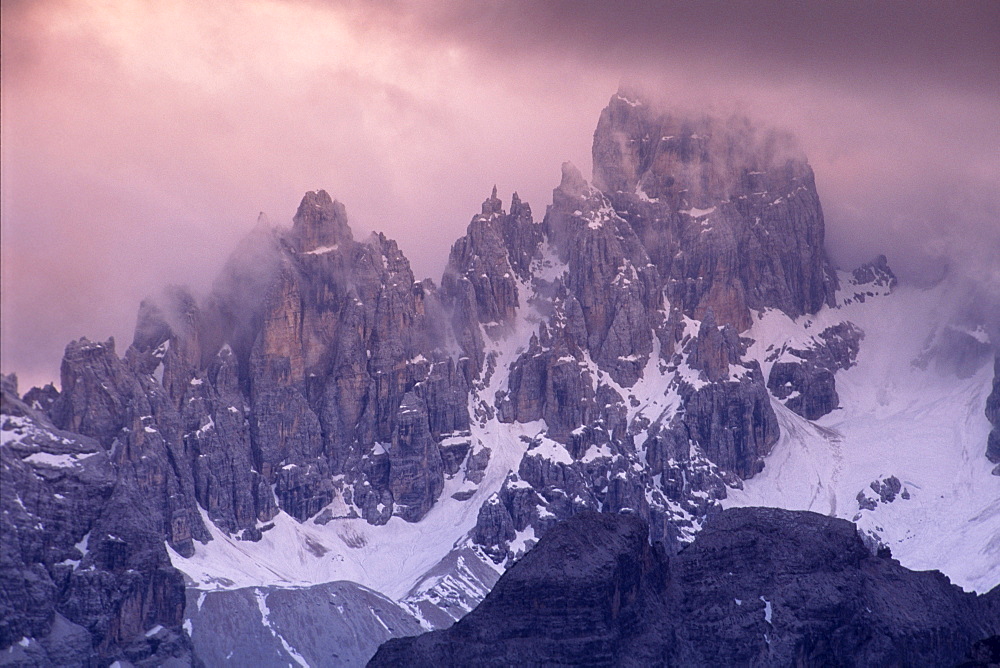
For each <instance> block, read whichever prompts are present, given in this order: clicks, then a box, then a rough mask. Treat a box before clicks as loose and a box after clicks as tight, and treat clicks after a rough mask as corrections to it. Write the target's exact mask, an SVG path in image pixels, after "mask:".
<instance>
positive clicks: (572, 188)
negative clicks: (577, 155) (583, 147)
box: [552, 161, 590, 206]
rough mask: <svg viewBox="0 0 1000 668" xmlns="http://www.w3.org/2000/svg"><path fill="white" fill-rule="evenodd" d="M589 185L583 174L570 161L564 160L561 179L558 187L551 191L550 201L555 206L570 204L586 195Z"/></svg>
mask: <svg viewBox="0 0 1000 668" xmlns="http://www.w3.org/2000/svg"><path fill="white" fill-rule="evenodd" d="M589 189H590V186H589V185H588V184H587V180H586V179H584V178H583V174H581V173H580V170H579V169H577V167H576V165H574V164H573V163H572V162H569V161H566V162H564V163H563V164H562V180H561V181H560V182H559V187H557V188H556V189H555V190H553V191H552V203H553V205H555V206H559V205H560V204H567V205H568V204H571V203H572V202H574V201H575V200H579V199H581V198H583V197H584V196H586V195H587V192H588V191H589Z"/></svg>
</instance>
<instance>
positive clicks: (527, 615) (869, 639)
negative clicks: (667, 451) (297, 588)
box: [369, 508, 1000, 666]
mask: <svg viewBox="0 0 1000 668" xmlns="http://www.w3.org/2000/svg"><path fill="white" fill-rule="evenodd" d="M989 598H990V595H985V596H980V597H977V596H976V595H974V594H967V593H965V592H963V591H961V589H959V588H958V587H956V586H954V585H952V584H950V583H949V582H948V580H947V578H945V577H944V576H943V575H941V574H940V573H937V572H914V571H909V570H907V569H905V568H903V567H901V566H900V565H899V563H898V562H896V561H894V560H892V559H891V558H889V557H886V556H876V555H873V554H872V553H871V552H870V551H869V550H868V549H867V548H866V547H865V545H864V543H863V542H862V541H861V539H860V537H859V536H858V533H857V531H856V529H855V527H854V525H853V524H851V523H850V522H846V521H844V520H839V519H833V518H829V517H824V516H821V515H817V514H814V513H809V512H792V511H784V510H778V509H773V508H740V509H733V510H727V511H725V512H723V513H721V514H719V515H716V516H715V517H713V518H712V519H711V520H710V521H709V523H708V524H707V525H706V527H705V529H704V530H703V531H702V532H701V533H700V534H699V535H698V537H697V538H696V539H695V541H694V542H693V543H692V544H691V545H689V546H688V547H686V548H685V549H683V550H682V551H681V552H680V553H678V554H677V555H676V556H668V555H666V554H665V553H664V552H663V551H661V550H659V549H658V548H656V547H655V546H651V545H650V543H649V541H648V540H647V527H646V525H645V523H643V522H642V521H641V520H639V519H638V518H636V517H634V516H629V515H606V514H595V513H584V514H580V515H577V516H576V517H575V518H573V519H572V520H569V521H567V522H565V523H562V524H560V525H558V526H557V527H555V528H554V529H553V530H552V531H550V532H549V533H548V534H546V536H545V537H544V538H543V539H542V540H541V541H540V542H539V544H538V546H537V547H536V548H535V549H534V550H532V551H531V552H529V553H528V554H527V555H525V557H524V558H523V559H521V560H520V561H519V562H517V563H516V564H515V565H514V566H513V567H511V568H510V569H509V570H508V571H507V573H505V574H504V575H503V576H501V578H500V580H499V582H498V583H497V584H496V586H495V587H494V589H493V591H492V592H490V594H488V595H487V597H486V599H485V600H484V601H483V602H482V603H481V604H480V605H479V607H478V608H476V609H475V610H473V611H472V612H471V613H469V614H468V615H467V616H466V617H465V618H464V619H462V620H460V621H459V622H457V623H456V624H455V625H454V626H452V627H451V628H450V629H447V630H443V631H434V632H431V633H426V634H424V635H421V636H417V637H415V638H400V639H394V640H390V641H388V642H387V643H386V644H385V645H383V646H382V647H381V648H379V651H378V653H376V655H375V657H374V658H373V659H372V661H371V662H370V663H369V666H390V665H399V664H400V663H406V664H407V665H412V666H458V665H483V666H500V665H589V666H632V665H634V666H639V665H642V666H678V665H684V666H722V665H775V666H786V665H787V666H791V665H807V666H813V665H816V666H818V665H844V666H868V665H914V666H917V665H927V666H938V665H954V664H956V663H958V662H960V661H961V660H962V659H963V658H964V657H965V656H966V654H967V653H968V652H969V651H971V650H972V648H973V647H974V646H975V647H979V645H975V643H976V642H977V641H979V640H980V639H982V638H986V637H988V636H991V635H994V634H996V633H997V630H998V628H1000V611H998V610H997V609H996V608H995V607H994V606H993V605H992V604H991V602H990V600H989Z"/></svg>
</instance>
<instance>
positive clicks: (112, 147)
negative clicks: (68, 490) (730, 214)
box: [0, 0, 1000, 389]
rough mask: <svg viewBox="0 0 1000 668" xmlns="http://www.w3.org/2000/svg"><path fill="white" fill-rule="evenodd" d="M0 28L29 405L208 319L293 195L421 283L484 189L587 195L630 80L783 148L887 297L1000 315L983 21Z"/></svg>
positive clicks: (204, 20)
mask: <svg viewBox="0 0 1000 668" xmlns="http://www.w3.org/2000/svg"><path fill="white" fill-rule="evenodd" d="M695 7H697V8H695ZM2 8H3V11H2V15H0V16H2V42H0V44H2V80H3V87H2V105H3V114H2V123H0V132H2V136H0V143H2V170H0V180H2V184H0V189H2V205H0V215H2V218H0V235H2V301H0V305H2V319H0V320H2V341H0V344H2V351H0V355H2V367H3V371H4V372H5V373H9V372H12V371H16V372H17V373H18V374H19V377H20V379H21V386H22V389H24V388H27V387H29V386H31V385H35V384H41V383H44V382H48V381H52V380H57V379H58V368H59V361H60V358H61V355H62V350H63V347H64V346H65V344H66V343H67V342H68V341H70V340H71V339H74V338H78V337H80V336H84V335H85V336H88V337H89V338H92V339H104V338H107V337H108V336H112V335H113V336H115V337H116V340H117V342H118V349H119V353H121V352H122V350H123V349H124V347H126V346H127V345H128V343H129V342H130V340H131V337H132V329H133V327H134V324H135V315H136V312H137V309H138V306H139V303H140V301H141V300H142V299H143V298H144V297H146V296H148V295H153V294H157V293H158V292H159V291H160V290H161V289H162V288H163V287H164V286H166V285H168V284H185V285H188V286H190V287H191V289H192V290H193V291H194V293H195V294H196V295H205V294H207V293H208V291H209V290H210V289H211V285H212V281H213V279H214V278H215V276H216V275H217V273H218V271H219V270H220V268H221V267H222V265H223V263H224V262H225V260H226V258H227V256H228V255H229V254H230V252H231V251H232V250H233V249H234V248H236V246H237V244H238V243H239V241H240V240H241V239H242V238H244V237H245V236H246V235H248V234H249V233H250V232H251V230H252V229H253V228H254V226H255V224H256V221H257V219H258V215H259V213H260V212H264V213H265V214H266V215H267V216H268V217H269V218H270V219H271V220H272V221H273V222H274V223H276V224H278V225H288V224H289V223H290V220H291V217H292V215H293V213H294V212H295V210H296V207H297V205H298V202H299V200H300V199H301V197H302V195H303V193H305V192H306V191H307V190H316V189H319V188H322V189H325V190H327V191H328V192H329V193H330V194H331V195H332V196H333V197H335V198H337V199H339V200H340V201H341V202H344V204H345V205H346V207H347V212H348V216H349V218H350V220H351V225H352V228H353V229H354V233H355V237H356V238H363V236H364V235H365V234H366V233H367V232H369V231H372V230H379V231H383V232H385V233H386V235H387V236H389V237H391V238H394V239H396V240H397V241H398V242H399V244H400V247H401V249H402V250H403V252H404V253H405V254H406V256H407V257H408V258H409V259H410V261H411V263H412V264H413V268H414V272H415V273H416V274H417V276H418V277H424V276H430V277H432V278H434V279H435V280H438V279H439V277H440V275H441V271H442V269H443V267H444V264H445V261H446V258H447V254H448V250H449V248H450V245H451V243H452V242H453V241H454V240H455V238H456V237H458V236H459V235H461V234H462V233H463V232H464V229H465V227H466V225H467V224H468V222H469V220H470V219H471V217H472V215H473V214H475V213H477V212H478V210H479V204H480V202H481V201H482V200H483V199H485V198H486V197H487V196H488V195H489V193H490V190H491V189H492V186H493V185H494V184H496V185H497V186H498V188H499V192H500V195H501V197H502V198H503V199H504V200H505V201H506V202H509V199H510V196H511V193H512V192H514V191H517V192H518V193H519V195H520V196H521V198H522V199H523V200H525V201H527V202H528V203H529V204H530V205H531V206H532V207H533V211H534V212H535V215H536V216H537V217H540V216H541V215H542V214H543V213H544V210H545V205H546V204H548V203H549V202H550V201H551V191H552V188H554V187H555V186H556V185H557V184H558V182H559V166H560V164H561V163H562V162H563V161H564V160H569V161H571V162H573V163H574V164H576V165H577V166H578V167H579V168H580V169H581V170H582V171H583V172H584V174H589V173H590V171H591V164H590V163H591V161H590V150H591V141H592V137H593V131H594V128H595V127H596V124H597V120H598V117H599V115H600V111H601V109H602V108H603V107H604V106H605V105H606V104H607V101H608V99H609V98H610V97H611V95H613V94H614V93H615V91H616V90H617V88H618V86H619V83H620V82H622V81H628V82H638V83H641V85H642V86H643V87H644V88H647V89H649V90H652V91H656V92H657V93H658V97H659V100H660V103H661V104H664V105H665V106H669V107H670V108H673V109H676V110H677V111H678V112H679V113H698V114H704V113H711V114H714V115H718V116H728V115H731V114H734V113H735V114H740V115H745V116H747V117H749V118H751V119H754V121H755V122H761V123H764V124H766V125H770V126H774V127H776V128H777V129H778V130H780V131H783V132H789V133H792V134H794V135H795V136H796V138H797V141H798V145H799V147H800V148H801V150H802V152H803V153H805V155H806V156H807V157H808V159H809V162H810V164H811V165H812V167H813V169H814V171H815V173H816V180H817V187H818V189H819V193H820V197H821V199H822V202H823V206H824V211H825V214H826V221H827V244H828V250H829V252H830V254H831V257H832V258H833V259H834V261H835V262H836V263H838V264H840V265H842V266H844V267H845V268H850V267H852V266H855V265H857V264H859V263H861V262H864V261H866V260H868V259H870V258H871V257H873V256H875V255H876V254H878V253H885V254H886V255H887V256H888V257H889V260H890V263H891V264H892V266H893V268H894V269H895V270H896V272H897V273H898V274H899V275H900V277H901V279H902V280H903V281H904V282H910V283H915V284H917V285H929V284H932V283H934V282H935V281H937V280H940V279H941V278H942V277H943V276H945V275H946V274H948V275H951V276H960V277H961V278H962V280H963V281H965V282H966V283H967V284H968V285H969V286H970V287H969V294H973V293H975V294H981V295H984V296H985V298H986V299H987V301H988V300H989V299H991V298H992V299H994V300H995V299H996V296H997V295H1000V260H998V259H997V256H998V254H1000V253H998V252H997V249H1000V222H998V221H1000V154H998V153H997V151H996V147H997V146H1000V125H998V124H997V123H996V118H997V117H1000V100H998V96H997V91H998V90H1000V68H998V67H996V64H997V63H998V62H1000V5H997V4H996V3H991V2H981V3H975V2H969V3H961V4H959V5H956V6H954V7H950V6H945V5H941V4H930V3H928V4H925V5H921V4H919V3H917V4H912V3H911V4H905V5H904V4H901V3H860V2H859V3H850V2H849V3H839V4H838V5H837V6H836V7H835V8H823V6H822V5H817V6H812V7H802V6H798V4H796V3H784V2H774V3H765V4H757V5H754V7H753V9H750V8H742V7H739V6H738V7H735V8H734V7H732V6H731V5H730V3H714V2H708V3H699V4H698V5H696V6H690V5H687V4H683V3H640V2H626V3H616V4H614V5H611V4H608V5H601V4H598V3H587V4H583V5H581V4H580V3H569V2H512V3H506V2H505V3H500V2H484V3H461V2H422V1H405V0H397V1H394V2H384V3H361V2H320V1H318V0H317V1H310V0H299V1H295V0H254V1H250V2H244V3H239V4H233V5H229V4H225V3H202V2H197V1H196V0H177V1H175V2H172V3H158V4H151V3H146V2H140V1H137V0H133V1H129V0H124V1H121V2H116V3H98V2H85V1H80V2H70V1H59V0H51V1H46V0H43V1H38V2H4V3H3V7H2ZM986 312H987V313H989V309H987V311H986ZM987 317H992V316H987Z"/></svg>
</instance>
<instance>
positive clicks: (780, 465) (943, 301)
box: [723, 276, 1000, 592]
mask: <svg viewBox="0 0 1000 668" xmlns="http://www.w3.org/2000/svg"><path fill="white" fill-rule="evenodd" d="M842 282H843V283H847V282H848V278H847V276H844V277H842ZM848 287H849V286H848ZM847 292H850V290H847ZM840 297H841V298H840V299H839V301H838V303H839V306H838V307H837V308H833V309H830V308H827V309H823V310H822V311H820V312H819V313H818V314H817V315H815V316H806V317H800V318H798V319H797V320H794V321H793V320H792V319H790V318H788V317H787V316H786V315H784V314H783V313H781V312H778V311H769V312H767V313H763V314H759V316H758V317H757V319H756V322H755V324H754V326H753V328H752V329H751V330H750V331H749V332H748V333H747V334H746V335H747V336H749V337H751V338H753V339H755V341H756V343H755V345H754V346H753V347H752V348H751V350H750V354H756V355H758V356H760V357H761V362H762V364H763V365H765V366H766V365H767V364H768V362H767V361H766V355H764V352H765V351H766V349H767V348H768V347H769V346H771V345H775V346H780V344H781V343H783V342H785V341H801V340H803V339H805V338H807V337H808V336H809V334H810V332H815V331H818V330H821V329H823V328H824V327H827V326H829V325H831V324H835V323H837V322H840V321H842V320H848V321H850V322H853V323H855V324H856V325H858V326H859V327H861V329H862V330H864V333H865V338H864V341H863V343H862V345H861V349H860V352H859V354H858V356H857V365H856V366H854V367H852V368H850V369H848V370H846V371H841V372H839V373H838V374H837V377H836V378H837V392H838V394H839V395H840V406H841V407H840V408H839V409H837V410H835V411H833V412H832V413H830V414H828V415H825V416H823V417H821V418H819V419H818V420H816V421H814V422H810V421H807V420H805V419H804V418H802V417H800V416H798V415H796V414H794V413H792V412H791V411H789V410H788V409H786V408H784V406H782V405H781V404H780V402H778V401H773V405H774V408H775V411H776V412H777V414H778V419H779V421H780V424H781V432H782V435H781V440H780V441H779V442H778V444H777V445H776V446H775V448H774V450H773V451H772V453H771V454H770V456H769V457H768V459H767V462H766V466H765V468H764V471H763V472H761V473H760V474H758V475H757V476H755V477H753V478H752V479H750V480H747V481H745V482H744V488H743V489H742V490H733V491H731V492H730V494H729V498H728V499H726V500H725V501H724V502H723V505H725V506H774V507H781V508H787V509H792V510H813V511H816V512H821V513H824V514H829V515H833V516H837V517H843V518H846V519H850V520H854V521H855V522H856V523H857V524H858V526H859V528H860V529H861V530H862V531H864V532H866V533H868V534H870V535H871V536H873V537H875V538H877V539H878V541H880V542H881V543H884V544H885V545H886V546H888V547H889V548H890V549H891V550H892V554H893V556H894V557H896V558H898V559H899V560H900V562H901V563H902V564H903V565H904V566H907V567H908V568H912V569H916V570H923V569H938V570H941V571H942V572H944V573H945V574H946V575H948V576H949V577H950V578H951V579H952V581H953V582H955V583H956V584H958V585H960V586H962V587H963V588H965V589H971V590H976V591H979V592H984V591H987V590H989V589H991V588H992V587H994V586H996V585H997V584H998V583H1000V477H997V476H994V475H991V469H992V466H993V465H992V464H990V462H989V461H988V460H987V459H986V458H985V457H984V451H985V443H986V436H987V434H988V433H989V423H988V422H987V420H986V417H985V415H984V413H983V406H984V405H985V401H986V396H987V394H988V393H989V388H990V383H991V381H992V368H991V366H992V365H990V364H983V365H982V366H981V367H980V368H979V369H978V371H977V372H976V373H974V374H973V375H972V376H970V377H968V378H959V377H957V375H956V374H955V373H954V370H953V369H949V368H947V367H946V366H944V365H941V364H937V363H935V359H934V352H933V351H929V350H928V342H929V341H933V340H934V338H935V335H936V333H937V331H938V330H940V329H941V328H943V327H945V326H947V322H946V318H947V317H948V316H949V314H950V313H951V311H952V308H951V305H952V304H953V297H954V295H953V294H952V292H951V291H950V289H949V286H948V285H947V284H942V285H939V286H937V287H935V288H932V289H927V290H920V289H916V288H912V287H907V286H901V287H899V288H897V289H896V290H895V291H894V292H893V293H892V294H891V295H881V296H876V297H874V298H869V299H868V300H866V301H865V302H863V303H862V302H859V301H856V300H853V301H851V303H844V302H845V299H844V293H842V294H841V295H840ZM929 352H930V354H929V355H928V353H929ZM765 373H766V369H765ZM893 476H895V478H896V479H897V480H898V481H899V484H900V488H899V489H897V490H895V494H894V497H895V498H894V499H893V500H892V501H889V502H886V500H883V499H882V498H880V494H879V491H878V490H876V489H875V487H879V488H882V485H881V484H879V483H880V481H884V480H887V479H889V478H891V477H893ZM872 483H876V485H875V487H873V486H872ZM889 486H890V487H891V486H892V484H891V483H890V485H889ZM859 494H861V495H863V498H862V499H859ZM890 495H891V494H889V495H887V496H890ZM862 505H865V506H869V507H871V506H874V507H873V508H872V509H866V508H863V507H862Z"/></svg>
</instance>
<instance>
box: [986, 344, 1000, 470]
mask: <svg viewBox="0 0 1000 668" xmlns="http://www.w3.org/2000/svg"><path fill="white" fill-rule="evenodd" d="M986 419H987V420H989V421H990V424H991V425H993V429H992V430H991V431H990V435H989V436H988V437H987V441H986V457H987V458H988V459H989V460H990V461H991V462H993V463H994V464H997V467H996V468H994V469H993V474H994V475H1000V354H998V355H997V356H996V357H995V358H994V360H993V391H992V392H990V395H989V396H988V397H987V398H986Z"/></svg>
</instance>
